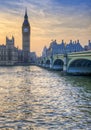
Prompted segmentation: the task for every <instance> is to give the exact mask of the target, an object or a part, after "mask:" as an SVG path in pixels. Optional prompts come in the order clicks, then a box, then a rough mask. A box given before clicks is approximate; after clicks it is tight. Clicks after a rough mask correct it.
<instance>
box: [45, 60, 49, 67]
mask: <svg viewBox="0 0 91 130" xmlns="http://www.w3.org/2000/svg"><path fill="white" fill-rule="evenodd" d="M45 66H46V67H47V68H49V67H50V60H49V59H48V60H46V63H45Z"/></svg>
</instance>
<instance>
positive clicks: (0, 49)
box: [0, 10, 36, 65]
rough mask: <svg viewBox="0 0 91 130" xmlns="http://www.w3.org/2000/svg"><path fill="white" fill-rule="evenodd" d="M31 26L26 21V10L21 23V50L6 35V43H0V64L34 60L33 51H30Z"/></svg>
mask: <svg viewBox="0 0 91 130" xmlns="http://www.w3.org/2000/svg"><path fill="white" fill-rule="evenodd" d="M30 36H31V28H30V24H29V21H28V15H27V10H26V11H25V15H24V22H23V24H22V50H20V49H18V48H17V47H15V40H14V37H13V36H12V38H11V39H9V38H8V37H6V45H4V44H3V45H0V65H18V64H19V65H21V64H31V63H34V62H35V60H36V54H35V52H30Z"/></svg>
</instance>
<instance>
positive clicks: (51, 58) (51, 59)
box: [50, 48, 53, 69]
mask: <svg viewBox="0 0 91 130" xmlns="http://www.w3.org/2000/svg"><path fill="white" fill-rule="evenodd" d="M50 52H51V57H50V68H51V69H52V67H53V51H52V48H51V49H50Z"/></svg>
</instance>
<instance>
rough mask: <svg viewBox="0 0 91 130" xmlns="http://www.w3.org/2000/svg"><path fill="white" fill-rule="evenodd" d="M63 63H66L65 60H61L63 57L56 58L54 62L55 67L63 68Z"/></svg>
mask: <svg viewBox="0 0 91 130" xmlns="http://www.w3.org/2000/svg"><path fill="white" fill-rule="evenodd" d="M63 65H64V62H63V60H61V59H56V60H55V61H54V62H53V69H56V70H63Z"/></svg>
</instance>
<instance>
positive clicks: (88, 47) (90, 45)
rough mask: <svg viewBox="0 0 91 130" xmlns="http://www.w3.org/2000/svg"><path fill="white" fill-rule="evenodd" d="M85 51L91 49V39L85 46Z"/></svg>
mask: <svg viewBox="0 0 91 130" xmlns="http://www.w3.org/2000/svg"><path fill="white" fill-rule="evenodd" d="M84 49H85V51H88V50H91V41H90V40H89V41H88V45H85V46H84Z"/></svg>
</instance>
